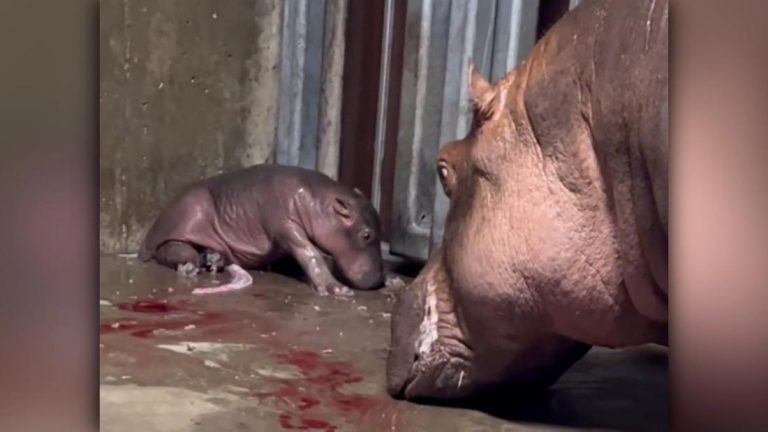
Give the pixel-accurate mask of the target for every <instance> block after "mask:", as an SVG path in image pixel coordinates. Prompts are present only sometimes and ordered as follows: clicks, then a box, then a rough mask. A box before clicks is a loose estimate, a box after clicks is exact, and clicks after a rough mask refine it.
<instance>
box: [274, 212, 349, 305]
mask: <svg viewBox="0 0 768 432" xmlns="http://www.w3.org/2000/svg"><path fill="white" fill-rule="evenodd" d="M286 243H287V244H286V248H287V249H288V251H289V252H290V254H291V255H292V256H293V258H294V259H295V260H296V261H297V262H298V263H299V265H300V266H301V268H302V269H303V270H304V273H306V275H307V277H308V278H309V281H310V283H311V284H312V286H313V287H314V288H315V291H317V292H318V294H320V295H328V294H329V293H333V294H336V295H345V296H348V295H352V294H353V293H352V290H351V289H349V287H347V286H345V285H344V284H342V283H341V282H339V281H337V280H336V278H335V277H333V275H332V274H331V271H330V269H329V268H328V265H327V264H326V262H325V259H323V254H322V253H321V252H320V251H319V250H318V249H317V247H315V245H313V244H312V242H310V241H309V239H308V238H307V236H306V235H305V234H304V232H303V230H301V229H300V228H298V227H291V228H290V229H289V234H288V236H287V238H286Z"/></svg>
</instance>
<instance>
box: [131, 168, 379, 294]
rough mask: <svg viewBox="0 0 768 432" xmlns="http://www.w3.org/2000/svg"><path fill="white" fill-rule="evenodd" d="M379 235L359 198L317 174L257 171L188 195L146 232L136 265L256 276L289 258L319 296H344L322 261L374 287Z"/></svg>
mask: <svg viewBox="0 0 768 432" xmlns="http://www.w3.org/2000/svg"><path fill="white" fill-rule="evenodd" d="M380 230H381V228H380V223H379V217H378V214H377V213H376V210H375V209H374V208H373V205H372V204H371V202H370V201H369V200H368V199H367V198H366V197H365V196H363V194H362V193H360V192H359V191H357V190H353V189H351V188H349V187H346V186H344V185H342V184H340V183H337V182H335V181H333V180H332V179H331V178H329V177H328V176H326V175H324V174H321V173H319V172H316V171H311V170H307V169H303V168H299V167H289V166H282V165H275V164H264V165H255V166H252V167H248V168H245V169H241V170H238V171H234V172H231V173H226V174H221V175H218V176H214V177H211V178H208V179H205V180H203V181H201V182H199V183H196V184H193V185H191V186H189V187H188V188H186V189H185V190H184V191H183V192H182V193H181V194H180V195H179V196H177V197H176V198H175V199H174V200H173V201H172V202H171V203H170V205H169V206H168V207H166V208H165V209H164V210H163V211H162V212H161V213H160V215H159V216H158V218H157V220H156V221H155V223H154V224H153V225H152V227H151V228H150V229H149V231H148V232H147V234H146V237H145V238H144V241H143V242H142V244H141V247H140V250H139V258H140V259H142V260H144V261H148V260H150V259H154V260H155V261H157V262H158V263H160V264H162V265H165V266H168V267H172V268H176V267H179V266H190V267H192V268H193V269H197V268H201V267H211V266H213V267H218V266H224V265H227V264H235V265H237V266H242V267H244V268H253V269H257V268H262V267H264V266H266V265H268V264H270V263H272V262H273V261H275V260H276V259H279V258H281V257H283V256H292V257H293V258H295V259H296V261H298V263H299V264H300V265H301V267H302V268H303V269H304V271H305V272H306V274H307V277H308V278H309V280H310V282H311V283H312V285H313V286H314V287H315V289H317V290H318V291H319V292H320V293H323V294H324V293H326V292H329V291H332V292H335V293H339V294H341V293H345V294H348V293H349V290H348V289H347V287H346V286H345V285H344V284H343V283H340V282H338V281H337V280H336V278H335V277H334V276H333V275H332V274H331V272H330V270H329V269H328V267H327V266H326V263H325V260H324V255H326V254H327V255H330V256H331V258H332V259H333V262H334V264H335V265H336V267H338V270H339V273H340V274H341V276H342V277H343V279H345V280H344V282H346V283H349V284H350V285H351V286H352V287H354V288H359V289H372V288H377V287H380V286H381V285H382V284H383V282H384V276H383V270H382V260H381V247H380V240H379V238H380ZM211 257H214V258H213V261H212V259H211Z"/></svg>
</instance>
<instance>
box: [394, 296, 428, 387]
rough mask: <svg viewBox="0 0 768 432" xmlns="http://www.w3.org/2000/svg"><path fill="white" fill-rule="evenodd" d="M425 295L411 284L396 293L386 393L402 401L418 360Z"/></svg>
mask: <svg viewBox="0 0 768 432" xmlns="http://www.w3.org/2000/svg"><path fill="white" fill-rule="evenodd" d="M424 302H425V293H424V290H423V289H422V287H421V284H417V283H415V282H414V283H412V284H411V285H410V286H407V287H404V288H402V289H401V290H400V292H399V293H398V294H397V298H396V300H395V306H394V308H393V309H392V326H391V335H390V347H389V354H388V356H387V393H389V394H390V395H391V396H392V397H394V398H398V399H399V398H403V397H404V396H405V389H406V387H407V385H408V383H409V381H410V379H411V372H412V368H413V365H414V364H416V361H417V359H418V352H417V350H416V341H417V340H418V338H419V324H420V323H421V322H422V320H423V318H424Z"/></svg>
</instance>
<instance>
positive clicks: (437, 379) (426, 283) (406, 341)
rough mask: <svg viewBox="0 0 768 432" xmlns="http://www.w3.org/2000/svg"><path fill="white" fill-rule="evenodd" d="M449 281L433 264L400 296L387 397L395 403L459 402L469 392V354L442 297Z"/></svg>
mask: <svg viewBox="0 0 768 432" xmlns="http://www.w3.org/2000/svg"><path fill="white" fill-rule="evenodd" d="M446 282H447V281H446V279H445V274H444V273H443V272H442V268H441V265H440V263H439V262H437V260H433V261H431V262H430V263H429V264H428V265H427V267H425V269H424V270H423V271H422V273H421V274H420V275H419V277H418V278H416V280H414V281H413V282H412V283H411V284H410V285H409V286H407V287H405V288H403V289H402V290H400V292H399V293H398V295H397V300H396V302H395V306H394V309H393V312H392V330H391V342H390V350H389V356H388V358H387V392H388V393H389V394H390V395H391V396H393V397H395V398H405V399H414V398H416V399H455V398H460V397H462V396H464V395H466V394H469V393H471V390H472V386H473V379H472V372H471V370H470V367H469V366H470V363H469V362H468V361H467V360H468V357H469V356H471V352H470V351H469V349H468V348H467V347H466V346H465V345H463V343H462V342H461V340H460V338H459V337H457V336H460V331H459V329H458V327H456V325H455V324H456V320H455V316H454V314H453V312H452V310H451V306H452V305H451V304H450V303H451V302H450V301H449V299H448V298H447V297H446V296H444V295H443V294H444V292H445V291H444V289H445V288H446V286H445V283H446ZM438 285H439V286H438Z"/></svg>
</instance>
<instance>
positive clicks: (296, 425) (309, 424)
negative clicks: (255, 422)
mask: <svg viewBox="0 0 768 432" xmlns="http://www.w3.org/2000/svg"><path fill="white" fill-rule="evenodd" d="M278 419H279V420H280V426H282V428H283V429H288V430H325V431H326V432H333V431H335V430H336V426H333V425H331V424H330V423H328V422H327V421H323V420H318V419H313V418H296V417H294V416H292V415H290V414H280V415H279V416H278Z"/></svg>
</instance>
